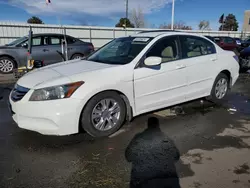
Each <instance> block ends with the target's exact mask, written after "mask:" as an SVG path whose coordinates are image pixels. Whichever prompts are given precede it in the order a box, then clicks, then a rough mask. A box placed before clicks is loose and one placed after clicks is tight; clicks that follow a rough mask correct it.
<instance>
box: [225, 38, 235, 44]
mask: <svg viewBox="0 0 250 188" xmlns="http://www.w3.org/2000/svg"><path fill="white" fill-rule="evenodd" d="M224 43H228V44H233V43H234V40H233V39H232V38H229V37H226V38H224Z"/></svg>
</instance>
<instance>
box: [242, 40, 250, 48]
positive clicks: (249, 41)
mask: <svg viewBox="0 0 250 188" xmlns="http://www.w3.org/2000/svg"><path fill="white" fill-rule="evenodd" d="M241 46H242V48H246V47H248V46H250V38H249V39H246V40H244V41H242V43H241Z"/></svg>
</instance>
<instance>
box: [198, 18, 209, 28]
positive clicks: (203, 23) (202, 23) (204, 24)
mask: <svg viewBox="0 0 250 188" xmlns="http://www.w3.org/2000/svg"><path fill="white" fill-rule="evenodd" d="M198 27H199V29H200V30H210V23H209V21H206V20H202V21H200V23H199V25H198Z"/></svg>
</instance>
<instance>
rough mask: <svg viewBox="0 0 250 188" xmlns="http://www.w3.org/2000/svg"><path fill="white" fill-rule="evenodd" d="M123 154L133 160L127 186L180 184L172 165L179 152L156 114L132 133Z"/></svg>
mask: <svg viewBox="0 0 250 188" xmlns="http://www.w3.org/2000/svg"><path fill="white" fill-rule="evenodd" d="M125 157H126V160H127V161H128V162H131V163H132V170H131V180H130V188H180V184H179V177H178V175H177V172H176V167H175V163H176V162H177V161H178V160H179V158H180V154H179V151H178V149H177V148H176V146H175V144H174V142H173V141H172V140H171V139H170V138H168V137H167V136H166V135H165V134H164V133H163V132H162V131H161V129H160V125H159V120H158V119H157V118H155V117H151V118H149V119H148V127H147V129H146V130H144V131H143V132H142V133H139V134H137V135H135V137H134V138H133V139H132V141H131V142H130V143H129V145H128V147H127V149H126V151H125Z"/></svg>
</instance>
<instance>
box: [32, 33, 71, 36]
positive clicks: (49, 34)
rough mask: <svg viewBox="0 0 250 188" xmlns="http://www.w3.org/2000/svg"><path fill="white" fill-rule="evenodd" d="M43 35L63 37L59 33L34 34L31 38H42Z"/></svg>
mask: <svg viewBox="0 0 250 188" xmlns="http://www.w3.org/2000/svg"><path fill="white" fill-rule="evenodd" d="M44 35H46V36H55V35H57V36H64V35H63V34H61V33H36V34H33V36H44ZM66 36H68V35H66Z"/></svg>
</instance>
